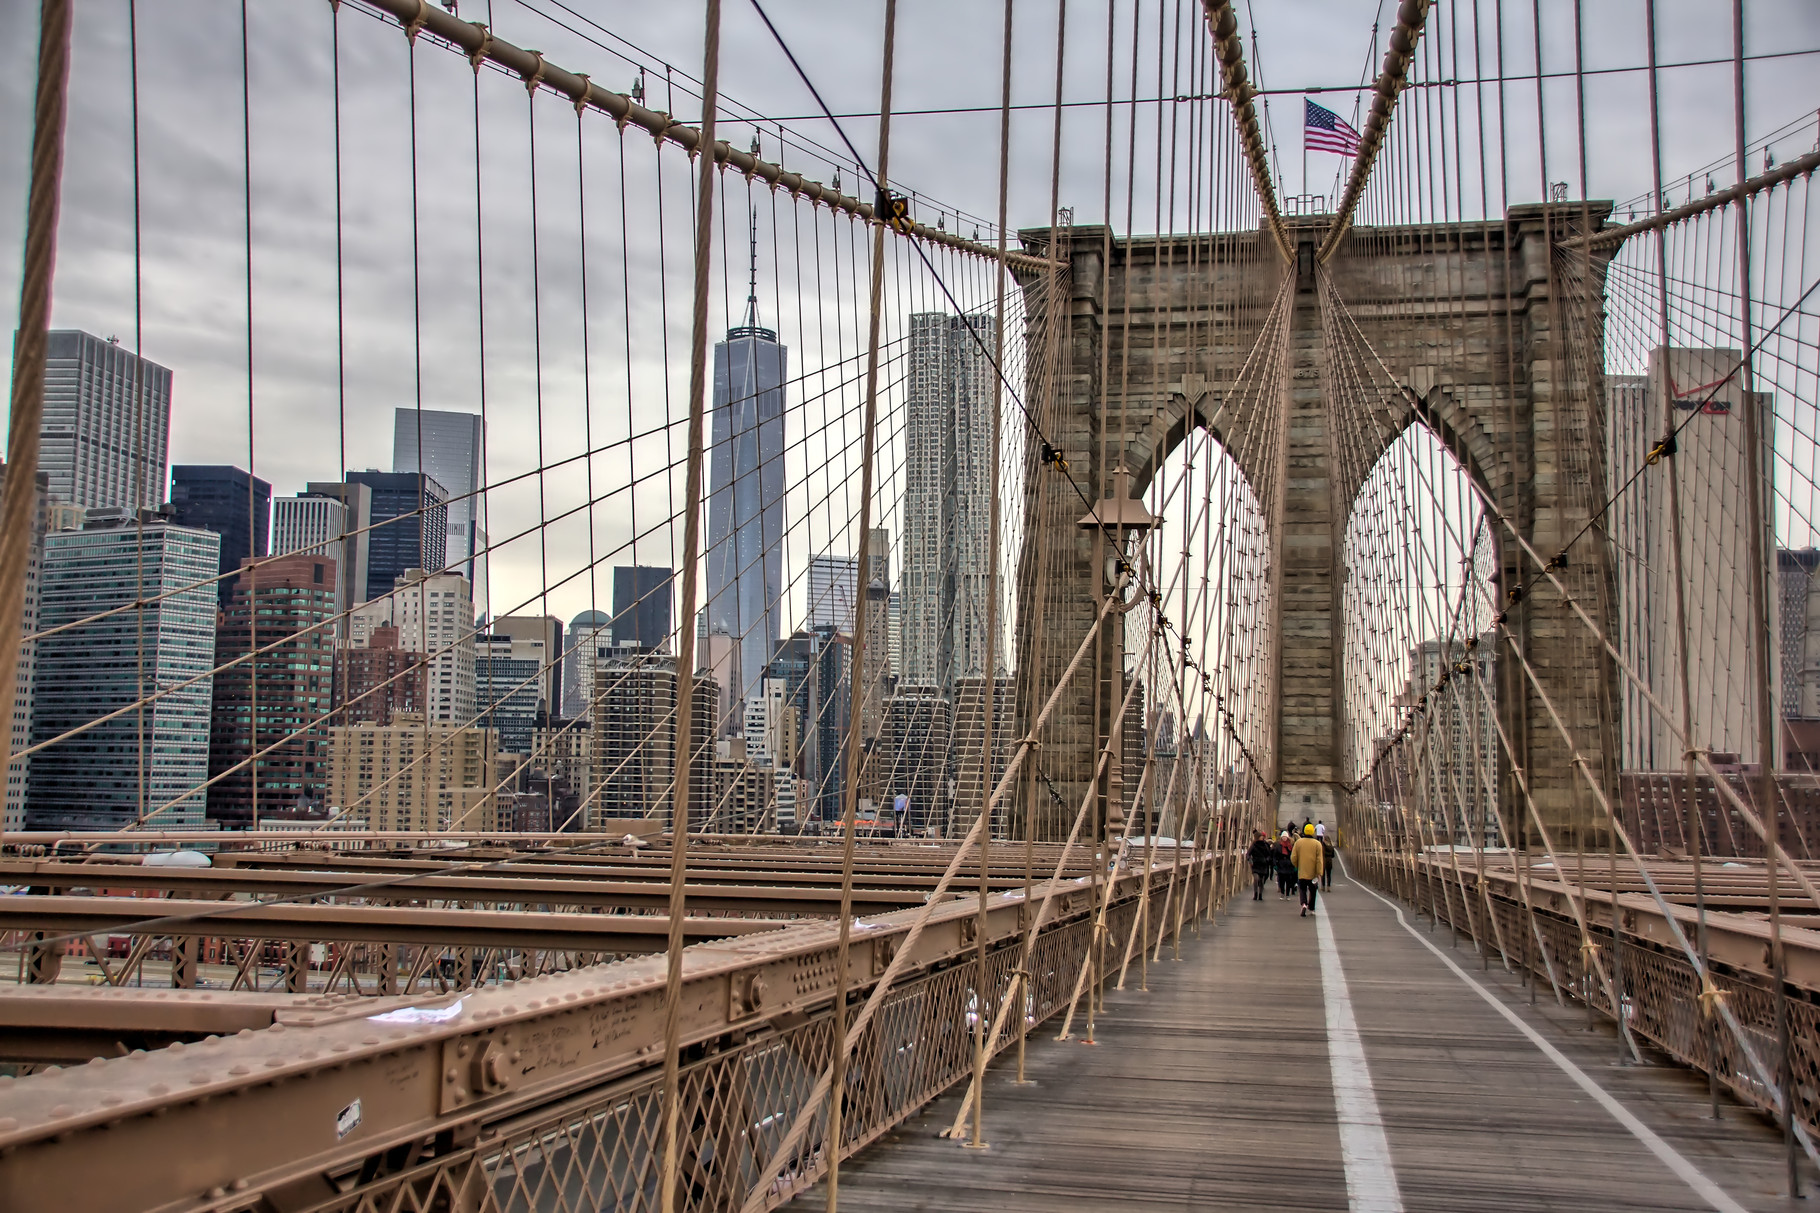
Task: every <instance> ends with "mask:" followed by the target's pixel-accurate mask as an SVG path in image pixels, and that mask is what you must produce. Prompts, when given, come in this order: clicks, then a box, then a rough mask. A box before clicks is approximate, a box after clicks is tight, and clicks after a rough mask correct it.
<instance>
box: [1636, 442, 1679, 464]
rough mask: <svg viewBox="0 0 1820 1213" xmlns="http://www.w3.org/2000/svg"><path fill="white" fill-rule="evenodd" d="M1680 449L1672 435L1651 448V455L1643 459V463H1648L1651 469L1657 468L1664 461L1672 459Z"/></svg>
mask: <svg viewBox="0 0 1820 1213" xmlns="http://www.w3.org/2000/svg"><path fill="white" fill-rule="evenodd" d="M1678 449H1679V447H1678V446H1677V445H1676V443H1675V436H1674V435H1673V434H1670V435H1669V436H1668V437H1666V438H1664V439H1663V440H1662V441H1660V442H1658V443H1656V445H1655V446H1652V447H1650V448H1649V454H1647V455H1645V456H1644V457H1643V462H1644V463H1647V464H1648V465H1649V466H1650V467H1655V466H1656V465H1657V464H1658V463H1661V462H1662V461H1663V460H1664V459H1666V458H1670V457H1672V456H1673V455H1674V454H1675V452H1676V451H1677V450H1678Z"/></svg>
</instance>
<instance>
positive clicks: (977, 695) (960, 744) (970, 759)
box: [948, 675, 1143, 837]
mask: <svg viewBox="0 0 1820 1213" xmlns="http://www.w3.org/2000/svg"><path fill="white" fill-rule="evenodd" d="M1140 712H1141V708H1140ZM1016 719H1017V689H1016V688H1015V687H1014V686H1013V685H1012V681H1011V679H1010V678H1008V677H1005V676H1002V675H1001V676H1000V677H999V678H997V679H995V680H994V683H993V687H992V764H991V766H990V767H988V766H987V765H986V763H985V762H984V761H982V760H983V759H984V758H985V757H986V680H985V679H984V678H971V677H970V678H957V679H955V681H954V752H953V758H952V759H951V761H950V767H949V769H950V771H951V772H952V774H953V777H954V804H953V806H952V812H951V815H950V817H949V821H948V826H949V829H950V830H951V831H952V832H953V833H955V834H962V833H965V832H966V831H967V830H968V829H970V828H971V827H972V825H973V819H974V818H975V817H977V816H979V811H980V806H981V805H982V804H984V803H986V801H987V800H988V799H989V798H990V797H991V796H992V791H993V789H994V788H996V787H998V781H999V779H1000V777H1001V776H1003V775H1004V773H1005V768H1006V767H1007V766H1009V765H1010V763H1011V754H1012V751H1014V750H1016V749H1017V731H1016V730H1017V724H1016ZM1138 719H1140V720H1141V719H1143V717H1142V715H1140V716H1139V717H1138ZM1125 731H1126V734H1127V735H1129V734H1130V733H1132V732H1133V729H1132V728H1131V727H1130V726H1129V725H1128V726H1127V727H1126V730H1125ZM1142 748H1143V747H1142V743H1141V742H1140V744H1139V746H1138V750H1139V752H1140V753H1142ZM1134 782H1135V780H1132V781H1130V782H1128V783H1127V784H1126V789H1127V795H1129V792H1130V787H1131V784H1132V783H1134ZM1010 818H1011V806H1010V804H1008V803H1006V802H1003V801H1001V802H1000V803H999V805H998V807H997V808H996V809H995V810H994V811H993V816H992V833H993V836H994V837H1002V836H1003V835H1004V834H1005V832H1006V826H1007V823H1008V822H1009V821H1010Z"/></svg>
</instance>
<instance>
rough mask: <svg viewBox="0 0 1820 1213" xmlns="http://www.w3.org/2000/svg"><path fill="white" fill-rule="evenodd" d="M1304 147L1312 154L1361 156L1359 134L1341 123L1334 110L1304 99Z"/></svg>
mask: <svg viewBox="0 0 1820 1213" xmlns="http://www.w3.org/2000/svg"><path fill="white" fill-rule="evenodd" d="M1302 146H1303V147H1306V148H1307V149H1308V150H1309V151H1311V152H1336V153H1338V154H1339V155H1342V156H1356V155H1358V154H1359V132H1357V131H1355V130H1353V129H1352V128H1351V127H1350V126H1347V125H1346V124H1345V123H1344V122H1342V121H1340V116H1339V115H1338V114H1336V113H1334V112H1333V111H1332V110H1330V109H1323V108H1322V107H1320V106H1318V105H1316V104H1315V103H1314V102H1312V101H1310V100H1308V99H1307V98H1303V99H1302Z"/></svg>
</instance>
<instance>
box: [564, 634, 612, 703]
mask: <svg viewBox="0 0 1820 1213" xmlns="http://www.w3.org/2000/svg"><path fill="white" fill-rule="evenodd" d="M612 639H613V626H612V618H611V617H610V616H609V615H608V614H607V613H606V612H605V611H583V612H581V614H579V615H577V616H575V618H573V619H571V620H569V639H568V644H567V646H566V648H567V651H566V652H565V653H564V654H563V661H562V665H563V673H562V688H563V692H562V698H563V703H562V714H563V715H564V716H567V717H569V718H570V719H571V720H577V719H581V718H583V717H589V718H591V711H590V709H591V708H592V705H593V699H594V669H595V665H596V663H597V662H598V661H599V659H600V650H601V649H603V648H605V647H606V646H607V645H608V644H609V643H611V642H612Z"/></svg>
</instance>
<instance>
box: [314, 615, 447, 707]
mask: <svg viewBox="0 0 1820 1213" xmlns="http://www.w3.org/2000/svg"><path fill="white" fill-rule="evenodd" d="M428 686H429V661H428V659H427V658H426V657H425V656H424V655H423V654H422V653H415V652H412V651H411V650H409V649H402V648H399V647H398V629H397V628H395V627H393V626H392V625H391V624H389V623H388V624H382V625H380V626H378V627H375V628H373V629H372V630H371V631H370V632H368V633H367V638H366V643H365V644H364V645H362V646H360V647H359V648H347V647H344V648H338V649H336V651H335V723H336V724H337V725H354V724H381V725H386V724H391V723H392V718H393V717H394V716H396V715H398V714H400V713H406V712H408V713H411V714H413V715H416V716H422V715H423V705H424V697H425V691H426V689H427V688H428Z"/></svg>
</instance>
